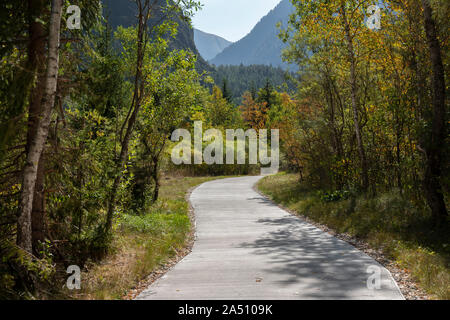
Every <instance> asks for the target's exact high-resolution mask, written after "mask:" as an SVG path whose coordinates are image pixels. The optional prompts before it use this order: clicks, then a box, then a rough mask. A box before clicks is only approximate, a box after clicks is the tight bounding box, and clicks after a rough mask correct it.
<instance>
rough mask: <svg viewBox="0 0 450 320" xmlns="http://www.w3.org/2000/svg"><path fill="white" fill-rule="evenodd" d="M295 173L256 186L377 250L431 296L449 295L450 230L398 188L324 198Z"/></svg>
mask: <svg viewBox="0 0 450 320" xmlns="http://www.w3.org/2000/svg"><path fill="white" fill-rule="evenodd" d="M298 181H299V177H298V175H296V174H285V173H280V174H278V175H275V176H269V177H266V178H264V179H262V180H261V181H260V182H259V183H258V185H257V187H258V189H259V190H260V191H261V192H262V193H264V194H265V195H267V196H268V197H269V198H271V199H272V200H273V201H274V202H276V203H278V204H281V205H283V206H284V207H286V208H287V209H289V210H291V211H293V212H295V213H297V214H299V215H302V216H306V217H308V218H310V219H311V220H313V221H315V222H318V223H320V224H323V225H326V226H328V227H329V228H331V229H333V230H334V231H336V232H337V233H347V234H350V235H351V236H354V237H357V238H359V239H362V240H364V241H365V242H367V243H368V244H369V245H370V246H371V247H373V248H375V249H381V250H382V251H383V253H384V254H385V255H386V256H387V257H389V258H390V259H391V260H393V261H395V262H396V264H398V265H399V266H400V267H402V268H404V269H407V270H408V272H409V273H410V274H411V276H412V277H413V279H414V280H415V281H416V282H417V283H418V284H419V285H420V286H421V288H423V289H424V290H425V291H426V292H428V293H429V294H430V295H431V296H432V297H433V298H436V299H445V300H448V299H450V268H449V261H450V247H449V243H448V240H449V232H448V231H449V230H448V229H442V230H435V229H434V228H432V227H431V225H430V223H429V219H427V214H426V213H425V212H423V211H421V210H419V209H417V208H416V207H415V206H414V205H413V204H412V203H411V202H410V201H408V200H407V199H404V198H403V197H401V195H399V194H397V193H386V194H382V195H379V196H377V197H376V198H365V197H362V196H356V197H350V198H349V199H346V200H337V201H324V200H323V197H320V196H319V192H318V191H317V190H311V189H310V188H307V187H306V186H304V185H302V184H300V183H299V182H298Z"/></svg>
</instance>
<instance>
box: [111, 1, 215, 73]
mask: <svg viewBox="0 0 450 320" xmlns="http://www.w3.org/2000/svg"><path fill="white" fill-rule="evenodd" d="M102 2H103V5H104V15H105V16H106V17H107V18H108V21H109V23H110V24H111V25H112V27H113V28H114V29H115V28H117V27H118V26H123V27H130V26H133V25H135V24H136V21H137V19H136V5H135V4H134V3H133V2H131V1H129V0H102ZM165 4H166V0H158V6H159V7H160V8H162V7H163V6H164V5H165ZM163 14H164V13H163V12H162V10H157V11H155V15H154V16H153V17H152V18H151V21H153V22H154V23H159V22H160V21H162V20H163V19H162V16H163ZM175 19H176V21H177V22H178V24H179V27H178V34H177V36H176V38H175V39H174V40H173V41H172V43H171V46H172V48H173V49H179V50H181V49H186V50H187V49H188V50H191V51H192V52H193V53H194V54H196V55H197V57H198V61H197V68H198V69H199V71H211V67H210V66H209V65H208V64H207V63H206V61H205V60H204V59H203V58H202V57H201V55H200V53H199V52H198V50H197V47H196V46H195V42H194V30H193V29H192V28H191V26H190V25H189V23H188V22H186V21H184V20H182V19H180V18H179V17H177V18H175Z"/></svg>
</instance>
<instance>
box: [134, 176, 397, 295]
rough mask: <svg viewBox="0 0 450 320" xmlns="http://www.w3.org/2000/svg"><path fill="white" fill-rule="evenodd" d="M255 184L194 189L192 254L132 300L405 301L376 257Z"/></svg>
mask: <svg viewBox="0 0 450 320" xmlns="http://www.w3.org/2000/svg"><path fill="white" fill-rule="evenodd" d="M259 179H261V177H242V178H229V179H223V180H216V181H211V182H207V183H204V184H202V185H201V186H199V187H198V188H197V189H195V190H194V192H193V193H192V195H191V198H190V200H191V204H192V206H193V208H194V212H195V218H196V241H195V244H194V247H193V250H192V253H190V254H189V255H188V256H186V257H185V258H184V259H183V260H182V261H181V262H179V263H178V264H177V265H176V266H175V267H174V268H173V269H171V270H170V271H169V272H168V273H167V274H166V275H164V276H163V277H162V278H160V279H159V280H157V281H156V282H155V283H153V284H152V285H151V286H150V287H149V288H148V289H146V290H145V291H143V292H142V293H141V294H140V295H139V296H138V298H137V299H138V300H215V299H223V300H229V299H233V300H260V299H261V300H266V299H273V300H280V299H283V300H292V299H308V300H309V299H404V298H403V295H402V294H401V292H400V290H399V289H398V286H397V285H396V283H395V281H394V280H393V279H392V276H391V275H390V273H389V271H387V270H386V269H385V268H384V267H382V266H381V265H379V264H378V263H377V262H376V261H375V260H373V259H372V258H370V257H369V256H367V255H366V254H364V253H363V252H361V251H359V250H357V249H356V248H354V247H353V246H351V245H350V244H348V243H346V242H344V241H341V240H339V239H337V238H335V237H333V236H331V235H330V234H328V233H325V232H323V231H321V230H320V229H318V228H316V227H314V226H313V225H311V224H309V223H307V222H305V221H304V220H302V219H301V218H298V217H295V216H293V215H291V214H289V213H288V212H286V211H285V210H282V209H281V208H279V207H278V206H276V205H274V204H273V203H272V202H271V201H269V200H267V199H265V198H264V197H262V196H261V195H259V194H258V193H257V192H256V191H254V190H253V186H254V184H255V183H256V182H257V181H258V180H259ZM373 267H378V269H377V268H373ZM369 268H373V269H372V270H375V271H377V270H379V271H380V276H381V288H380V289H378V290H377V289H375V290H373V289H372V290H371V289H368V287H367V279H368V278H369V276H371V275H373V273H368V269H369ZM372 272H373V271H372ZM375 276H376V275H375Z"/></svg>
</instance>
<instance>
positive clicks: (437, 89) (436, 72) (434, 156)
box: [422, 0, 448, 225]
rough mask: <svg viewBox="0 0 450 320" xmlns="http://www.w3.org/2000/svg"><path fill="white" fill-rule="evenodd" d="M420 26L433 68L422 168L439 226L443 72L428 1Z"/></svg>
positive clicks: (442, 213) (443, 136) (443, 218)
mask: <svg viewBox="0 0 450 320" xmlns="http://www.w3.org/2000/svg"><path fill="white" fill-rule="evenodd" d="M422 6H423V14H424V27H425V33H426V37H427V42H428V47H429V51H430V59H431V65H432V70H433V76H432V85H433V120H432V129H431V141H430V142H429V144H428V145H427V147H425V148H426V149H425V150H426V151H425V153H426V170H425V179H424V185H425V191H426V196H427V201H428V204H429V206H430V208H431V211H432V214H433V217H434V220H435V223H437V224H439V225H442V224H443V223H444V222H445V221H446V218H447V216H448V212H447V208H446V206H445V201H444V196H443V192H442V187H441V184H440V179H441V173H442V159H443V146H444V145H445V139H446V137H447V128H446V125H447V121H446V106H445V103H446V98H445V95H446V86H445V71H444V66H443V63H442V54H441V45H440V43H439V39H438V35H437V30H436V24H435V21H434V19H433V10H432V8H431V5H430V2H429V0H422Z"/></svg>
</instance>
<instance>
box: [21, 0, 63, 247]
mask: <svg viewBox="0 0 450 320" xmlns="http://www.w3.org/2000/svg"><path fill="white" fill-rule="evenodd" d="M61 16H62V0H52V11H51V15H50V27H49V38H48V60H47V71H46V76H45V90H44V95H43V98H42V113H41V114H40V116H39V118H38V124H37V131H36V134H35V135H34V136H33V137H31V144H30V146H29V150H27V158H26V163H25V166H24V169H23V174H22V190H21V194H20V202H19V218H18V222H17V244H18V245H19V246H20V247H21V248H23V249H24V250H26V251H28V252H30V253H31V252H32V226H31V212H32V208H33V200H34V191H35V185H36V178H37V172H38V165H39V159H40V158H41V155H42V151H43V149H44V145H45V142H46V140H47V136H48V130H49V126H50V120H51V114H52V109H53V105H54V103H55V96H56V86H57V82H58V68H59V42H60V31H61Z"/></svg>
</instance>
